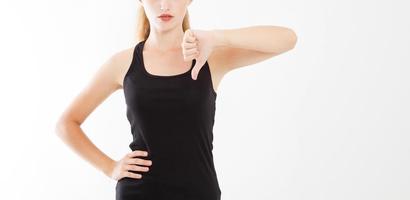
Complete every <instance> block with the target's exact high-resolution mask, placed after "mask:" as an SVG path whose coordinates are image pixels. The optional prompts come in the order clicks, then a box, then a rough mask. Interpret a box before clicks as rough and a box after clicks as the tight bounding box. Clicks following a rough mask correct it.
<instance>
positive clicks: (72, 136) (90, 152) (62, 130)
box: [56, 121, 115, 175]
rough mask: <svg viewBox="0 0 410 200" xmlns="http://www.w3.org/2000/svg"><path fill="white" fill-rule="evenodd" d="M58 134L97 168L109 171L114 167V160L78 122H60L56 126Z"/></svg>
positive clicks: (106, 172)
mask: <svg viewBox="0 0 410 200" xmlns="http://www.w3.org/2000/svg"><path fill="white" fill-rule="evenodd" d="M56 134H57V135H58V136H59V137H60V138H61V139H62V140H63V141H64V143H66V144H67V145H68V146H69V147H70V148H71V149H72V150H74V151H75V152H76V153H77V154H78V155H80V156H81V157H82V158H83V159H85V160H86V161H88V162H89V163H91V164H92V165H93V166H94V167H95V168H97V169H99V170H100V171H102V172H103V173H104V174H106V175H109V174H108V173H109V172H110V170H112V168H113V167H114V162H115V161H114V160H112V159H111V158H110V157H109V156H107V155H106V154H104V152H102V151H101V150H100V149H98V148H97V147H96V146H95V145H94V144H93V143H92V142H91V140H90V139H89V138H88V137H87V135H86V134H85V133H84V131H83V130H82V129H81V127H80V125H79V124H78V123H75V122H73V121H69V122H67V121H66V122H60V123H58V124H57V127H56Z"/></svg>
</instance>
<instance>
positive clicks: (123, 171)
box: [107, 150, 152, 180]
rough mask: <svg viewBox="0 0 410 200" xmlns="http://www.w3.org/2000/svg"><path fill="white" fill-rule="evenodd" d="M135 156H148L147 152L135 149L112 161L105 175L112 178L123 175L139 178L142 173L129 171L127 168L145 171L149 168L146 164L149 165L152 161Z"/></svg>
mask: <svg viewBox="0 0 410 200" xmlns="http://www.w3.org/2000/svg"><path fill="white" fill-rule="evenodd" d="M136 156H148V152H146V151H140V150H135V151H132V152H130V153H127V154H126V155H125V156H124V157H123V158H122V159H121V160H119V161H114V163H113V165H112V166H111V168H110V169H111V170H109V172H108V174H107V175H108V176H109V177H110V178H112V179H114V180H120V179H121V178H123V177H130V178H135V179H141V178H142V175H141V174H140V173H134V172H130V171H129V170H132V171H141V172H147V171H148V170H149V168H148V167H146V166H151V165H152V161H151V160H144V159H141V158H135V157H136ZM140 165H145V166H140Z"/></svg>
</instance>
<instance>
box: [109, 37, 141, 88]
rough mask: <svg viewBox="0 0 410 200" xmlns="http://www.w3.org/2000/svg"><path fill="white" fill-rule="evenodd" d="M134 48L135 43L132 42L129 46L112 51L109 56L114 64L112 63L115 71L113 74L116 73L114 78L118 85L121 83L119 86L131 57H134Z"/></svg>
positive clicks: (129, 64)
mask: <svg viewBox="0 0 410 200" xmlns="http://www.w3.org/2000/svg"><path fill="white" fill-rule="evenodd" d="M138 43H139V41H138V42H137V44H138ZM135 48H136V44H134V45H132V46H130V47H127V48H124V49H121V50H118V51H116V52H114V53H113V54H112V56H111V58H110V59H111V62H112V63H113V64H114V65H113V68H114V69H113V70H115V72H116V73H115V74H116V77H117V78H116V79H117V82H118V84H119V85H121V87H122V84H123V80H124V77H125V75H126V73H127V71H128V69H129V68H130V66H131V62H132V59H133V57H134V50H135Z"/></svg>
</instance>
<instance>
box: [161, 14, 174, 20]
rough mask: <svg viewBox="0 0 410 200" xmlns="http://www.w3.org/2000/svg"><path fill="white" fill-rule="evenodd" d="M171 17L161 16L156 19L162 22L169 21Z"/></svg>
mask: <svg viewBox="0 0 410 200" xmlns="http://www.w3.org/2000/svg"><path fill="white" fill-rule="evenodd" d="M172 17H173V16H171V15H161V16H159V17H158V18H160V19H161V20H162V21H169V20H171V19H172Z"/></svg>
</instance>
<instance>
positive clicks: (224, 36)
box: [213, 25, 297, 53]
mask: <svg viewBox="0 0 410 200" xmlns="http://www.w3.org/2000/svg"><path fill="white" fill-rule="evenodd" d="M213 32H214V37H215V41H216V42H215V46H216V47H223V46H229V47H236V48H244V49H251V50H256V51H262V52H272V53H281V52H284V51H288V50H290V49H292V48H293V47H294V46H295V44H296V41H297V36H296V34H295V32H294V31H293V30H291V29H289V28H286V27H280V26H269V25H260V26H251V27H243V28H236V29H214V30H213Z"/></svg>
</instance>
